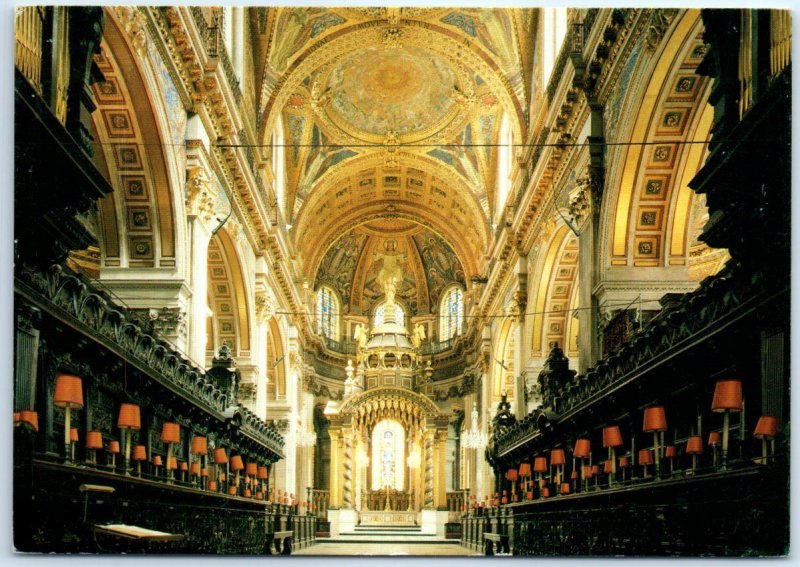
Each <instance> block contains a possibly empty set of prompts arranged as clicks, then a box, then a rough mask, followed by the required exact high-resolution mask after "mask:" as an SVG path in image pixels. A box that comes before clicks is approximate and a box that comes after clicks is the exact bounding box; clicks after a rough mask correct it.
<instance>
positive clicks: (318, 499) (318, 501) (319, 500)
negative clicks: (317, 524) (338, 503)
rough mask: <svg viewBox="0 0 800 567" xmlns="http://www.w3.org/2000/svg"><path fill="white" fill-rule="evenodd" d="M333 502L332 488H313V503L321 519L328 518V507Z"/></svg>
mask: <svg viewBox="0 0 800 567" xmlns="http://www.w3.org/2000/svg"><path fill="white" fill-rule="evenodd" d="M330 503H331V492H330V490H320V489H318V488H312V489H311V504H312V505H313V508H312V509H313V510H314V511H315V512H316V515H317V517H318V518H319V519H321V520H327V519H328V507H329V506H330Z"/></svg>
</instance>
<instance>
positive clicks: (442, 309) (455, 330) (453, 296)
mask: <svg viewBox="0 0 800 567" xmlns="http://www.w3.org/2000/svg"><path fill="white" fill-rule="evenodd" d="M439 315H440V327H439V336H440V337H441V340H443V341H446V340H448V339H452V338H453V337H455V336H456V335H460V334H461V328H462V326H463V324H464V292H463V291H461V288H460V287H451V288H450V291H448V292H447V293H445V294H444V296H443V297H442V303H441V305H440V306H439Z"/></svg>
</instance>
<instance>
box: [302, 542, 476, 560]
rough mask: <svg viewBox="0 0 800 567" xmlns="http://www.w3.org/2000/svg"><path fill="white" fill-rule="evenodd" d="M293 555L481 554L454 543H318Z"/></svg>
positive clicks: (442, 555)
mask: <svg viewBox="0 0 800 567" xmlns="http://www.w3.org/2000/svg"><path fill="white" fill-rule="evenodd" d="M292 555H436V556H439V557H446V556H448V555H450V556H456V555H460V556H464V555H481V554H480V553H478V552H476V551H472V550H470V549H467V548H466V547H461V546H460V545H458V544H453V543H378V542H376V543H352V542H341V543H317V544H316V545H312V546H311V547H307V548H305V549H301V550H299V551H295V552H293V553H292Z"/></svg>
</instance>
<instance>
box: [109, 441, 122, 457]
mask: <svg viewBox="0 0 800 567" xmlns="http://www.w3.org/2000/svg"><path fill="white" fill-rule="evenodd" d="M106 450H107V451H108V452H109V453H111V454H112V455H116V454H118V453H119V441H109V442H108V449H106Z"/></svg>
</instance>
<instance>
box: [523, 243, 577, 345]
mask: <svg viewBox="0 0 800 567" xmlns="http://www.w3.org/2000/svg"><path fill="white" fill-rule="evenodd" d="M553 244H554V245H556V248H555V250H556V255H555V257H554V261H553V266H552V269H551V270H550V273H549V276H548V278H547V279H544V274H542V279H540V280H539V286H540V289H541V288H544V290H545V293H544V297H545V303H544V308H543V310H542V311H543V313H542V315H543V316H542V318H541V321H542V329H538V330H536V331H538V334H539V336H540V337H542V344H541V349H540V350H537V351H533V352H532V353H531V354H532V355H533V356H543V357H544V356H547V354H548V353H549V352H550V349H551V347H552V345H553V344H554V343H557V344H558V346H559V347H560V348H561V349H563V351H564V352H565V353H566V352H567V351H568V350H569V349H570V343H569V341H570V338H572V337H571V335H570V332H569V331H568V329H571V333H572V336H573V337H574V335H575V334H576V333H577V326H578V321H577V320H574V319H573V317H572V310H573V309H574V307H575V303H576V302H577V295H576V294H577V288H578V286H577V285H576V282H577V276H578V239H577V237H576V236H575V235H574V234H573V233H572V232H570V231H566V232H564V233H562V235H561V237H560V241H557V242H556V241H554V242H553ZM573 352H574V353H575V354H577V345H573Z"/></svg>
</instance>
